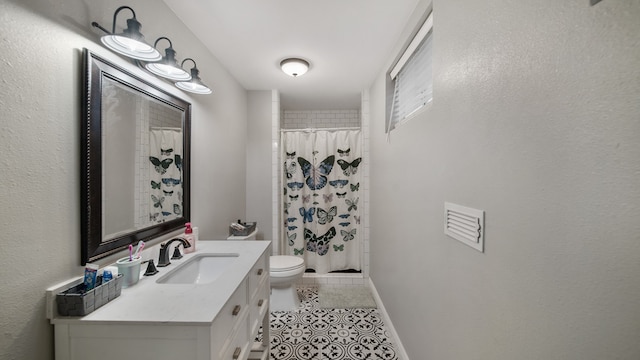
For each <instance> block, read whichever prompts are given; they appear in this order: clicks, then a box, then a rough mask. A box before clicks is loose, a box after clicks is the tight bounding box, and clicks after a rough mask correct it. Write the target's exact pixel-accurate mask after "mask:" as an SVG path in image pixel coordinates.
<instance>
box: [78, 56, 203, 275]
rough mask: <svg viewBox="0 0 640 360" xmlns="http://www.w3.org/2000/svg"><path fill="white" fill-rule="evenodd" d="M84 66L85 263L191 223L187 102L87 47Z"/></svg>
mask: <svg viewBox="0 0 640 360" xmlns="http://www.w3.org/2000/svg"><path fill="white" fill-rule="evenodd" d="M84 66H85V73H84V78H83V84H84V95H85V101H84V102H83V109H82V113H83V115H84V119H83V120H84V121H83V129H82V134H83V138H82V145H83V152H82V168H81V173H82V187H81V200H82V214H81V216H82V221H81V224H82V248H81V263H82V264H83V265H84V264H85V263H86V262H89V261H93V260H96V259H100V258H102V257H105V256H108V255H110V254H112V253H115V252H118V251H121V250H124V249H126V248H127V247H128V245H129V244H134V243H137V242H138V241H140V240H145V241H147V240H150V239H152V238H154V237H157V236H159V235H162V234H165V233H169V232H172V231H174V230H178V229H181V228H182V227H183V226H184V224H185V223H186V222H188V221H189V214H190V209H189V194H190V188H189V170H190V164H189V160H190V159H189V154H190V135H191V134H190V125H191V104H190V103H188V102H186V101H184V100H182V99H180V98H177V97H175V96H173V95H171V94H170V93H167V92H165V91H164V90H162V89H160V88H158V87H157V86H155V85H153V84H152V83H151V82H148V81H146V80H144V79H143V78H140V77H138V76H136V75H133V74H132V73H130V72H128V71H126V70H124V69H122V68H120V67H118V66H116V65H114V64H112V63H110V62H108V61H106V60H104V59H102V58H100V57H98V56H96V55H95V54H93V53H91V52H90V51H88V50H87V49H85V50H84ZM96 159H99V161H96Z"/></svg>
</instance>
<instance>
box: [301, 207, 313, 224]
mask: <svg viewBox="0 0 640 360" xmlns="http://www.w3.org/2000/svg"><path fill="white" fill-rule="evenodd" d="M299 210H300V215H301V216H302V223H303V224H306V223H308V222H313V214H314V213H315V212H316V208H314V207H310V208H309V210H306V209H305V208H304V207H301V208H300V209H299Z"/></svg>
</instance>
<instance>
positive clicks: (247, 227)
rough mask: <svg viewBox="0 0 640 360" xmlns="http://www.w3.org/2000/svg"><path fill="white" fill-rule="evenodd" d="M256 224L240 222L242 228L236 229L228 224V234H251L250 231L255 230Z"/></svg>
mask: <svg viewBox="0 0 640 360" xmlns="http://www.w3.org/2000/svg"><path fill="white" fill-rule="evenodd" d="M256 224H257V223H255V222H249V223H242V224H241V225H242V226H244V230H236V229H234V228H232V227H231V226H229V235H231V236H247V235H249V234H251V233H252V232H254V231H255V230H256Z"/></svg>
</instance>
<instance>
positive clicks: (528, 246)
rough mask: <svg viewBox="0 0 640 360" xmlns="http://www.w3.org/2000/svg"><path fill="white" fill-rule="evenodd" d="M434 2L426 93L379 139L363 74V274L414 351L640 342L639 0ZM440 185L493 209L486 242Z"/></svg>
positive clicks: (532, 350)
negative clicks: (367, 245) (430, 89)
mask: <svg viewBox="0 0 640 360" xmlns="http://www.w3.org/2000/svg"><path fill="white" fill-rule="evenodd" d="M421 6H422V8H424V7H425V2H424V1H423V2H421ZM433 8H434V68H433V74H434V99H433V106H432V107H431V109H430V110H428V111H427V112H425V113H423V114H422V115H421V116H419V118H416V119H413V120H412V121H410V122H409V123H408V124H406V125H404V126H402V127H400V128H399V129H398V130H397V131H394V132H393V133H392V136H391V143H387V142H386V139H385V135H384V114H385V108H384V103H385V93H384V88H385V80H384V74H381V75H380V77H379V78H378V79H377V80H376V81H375V83H374V84H373V85H372V87H371V88H370V95H371V114H372V123H371V278H372V280H373V282H374V284H375V286H376V288H377V290H378V291H379V293H380V295H381V298H382V300H383V302H384V305H385V307H386V309H387V311H388V312H389V313H390V317H391V319H392V321H393V324H394V325H395V328H396V330H397V331H398V332H399V335H400V338H401V339H402V342H403V343H404V346H405V348H406V350H407V352H408V354H409V356H410V358H411V359H430V360H458V359H486V360H489V359H491V360H512V359H521V360H524V359H532V360H534V359H535V360H540V359H565V360H566V359H576V360H577V359H628V360H632V359H639V358H640V341H638V339H640V311H639V309H640V260H639V259H640V221H639V219H640V182H639V180H640V179H639V176H640V141H638V139H639V138H640V100H639V99H640V21H639V20H638V19H640V3H638V2H637V1H624V0H604V1H602V2H600V3H599V4H598V5H596V6H593V7H591V6H589V1H587V0H569V1H555V0H543V1H534V2H527V1H509V0H496V1H491V2H481V1H475V0H458V1H440V0H434V3H433ZM413 24H414V23H412V24H411V25H412V26H413ZM399 43H400V42H399ZM392 55H393V54H392ZM389 63H390V62H389ZM445 201H450V202H454V203H458V204H461V205H465V206H470V207H475V208H479V209H483V210H485V211H486V219H485V221H486V232H485V236H486V239H485V245H486V246H485V249H486V251H485V253H484V254H483V253H479V252H477V251H476V250H473V249H472V248H470V247H468V246H466V245H464V244H462V243H460V242H458V241H456V240H453V239H451V238H448V237H446V236H444V235H443V203H444V202H445Z"/></svg>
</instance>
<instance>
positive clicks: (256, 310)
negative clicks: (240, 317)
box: [249, 279, 270, 336]
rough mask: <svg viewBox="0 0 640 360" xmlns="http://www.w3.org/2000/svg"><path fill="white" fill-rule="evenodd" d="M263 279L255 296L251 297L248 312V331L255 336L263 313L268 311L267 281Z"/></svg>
mask: <svg viewBox="0 0 640 360" xmlns="http://www.w3.org/2000/svg"><path fill="white" fill-rule="evenodd" d="M267 280H268V279H265V281H263V282H262V283H261V284H260V287H259V288H258V290H257V292H256V294H255V296H254V297H253V298H252V299H251V304H250V307H251V309H250V311H251V312H250V314H249V333H250V335H252V336H255V335H256V334H257V333H258V328H259V327H260V325H262V318H263V317H264V315H265V313H266V312H267V311H269V291H270V289H269V281H267Z"/></svg>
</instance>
